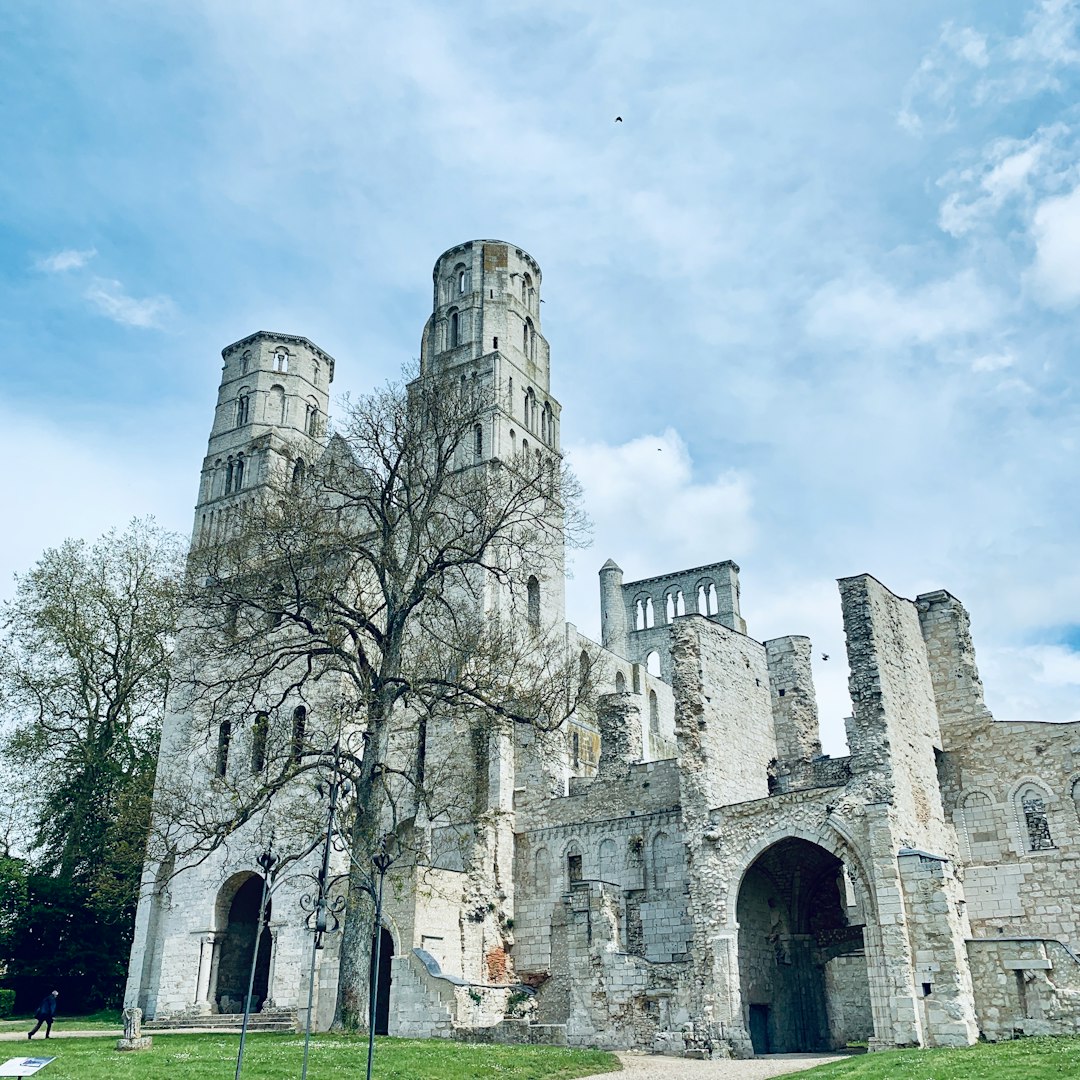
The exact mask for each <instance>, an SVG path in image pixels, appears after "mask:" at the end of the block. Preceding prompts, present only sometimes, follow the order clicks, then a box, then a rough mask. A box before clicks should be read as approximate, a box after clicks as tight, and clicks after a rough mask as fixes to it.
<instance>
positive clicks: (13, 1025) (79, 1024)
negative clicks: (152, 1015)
mask: <svg viewBox="0 0 1080 1080" xmlns="http://www.w3.org/2000/svg"><path fill="white" fill-rule="evenodd" d="M36 1023H37V1021H36V1020H35V1019H34V1018H33V1017H32V1016H18V1017H12V1018H9V1019H6V1020H0V1031H18V1030H19V1029H20V1028H25V1029H26V1030H27V1031H29V1030H30V1029H31V1028H32V1027H33V1026H34V1025H35V1024H36ZM123 1026H124V1021H123V1020H122V1019H121V1018H120V1011H119V1010H118V1009H103V1010H102V1011H101V1012H96V1013H91V1014H90V1015H89V1016H60V1017H58V1018H57V1019H56V1020H54V1021H53V1031H96V1030H98V1029H99V1028H100V1029H102V1030H108V1029H109V1028H122V1027H123ZM44 1031H45V1029H44V1028H42V1029H41V1031H39V1032H38V1033H37V1035H36V1036H35V1037H36V1038H39V1039H40V1038H41V1036H42V1034H43V1033H44ZM8 1056H9V1057H10V1055H8ZM4 1060H7V1059H6V1058H5V1059H4Z"/></svg>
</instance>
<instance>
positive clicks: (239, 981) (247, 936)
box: [214, 874, 271, 1013]
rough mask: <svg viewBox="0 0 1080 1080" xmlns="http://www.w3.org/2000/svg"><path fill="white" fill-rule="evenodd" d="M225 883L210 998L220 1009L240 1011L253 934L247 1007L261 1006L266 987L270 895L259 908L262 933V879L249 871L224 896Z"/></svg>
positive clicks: (224, 891)
mask: <svg viewBox="0 0 1080 1080" xmlns="http://www.w3.org/2000/svg"><path fill="white" fill-rule="evenodd" d="M228 889H229V885H228V883H227V884H226V888H225V889H223V890H222V896H221V897H220V898H219V905H220V906H221V907H224V905H225V904H226V903H228V916H227V919H226V921H225V927H224V934H223V936H222V939H221V953H220V955H219V958H218V964H217V983H216V985H215V988H214V1001H215V1003H216V1004H217V1007H218V1011H219V1012H223V1013H235V1012H242V1011H243V1009H244V996H245V994H247V988H248V979H249V978H250V977H251V957H252V954H253V952H254V951H255V938H256V936H258V939H259V955H258V957H257V959H256V961H255V981H254V983H253V984H252V987H251V998H252V1001H251V1011H252V1012H257V1011H258V1010H259V1009H261V1008H262V1004H263V1002H264V1001H265V1000H266V997H267V993H268V990H269V981H270V948H271V935H270V930H269V927H268V926H267V924H268V923H269V922H270V898H269V897H267V899H266V910H265V911H264V912H263V928H262V933H261V934H259V933H258V927H259V906H260V905H261V903H262V893H263V879H262V878H261V877H259V875H258V874H250V875H249V876H248V877H246V878H245V879H244V880H243V881H242V882H241V883H240V886H239V888H237V889H236V890H235V892H234V893H233V896H232V899H231V901H230V900H229V899H228Z"/></svg>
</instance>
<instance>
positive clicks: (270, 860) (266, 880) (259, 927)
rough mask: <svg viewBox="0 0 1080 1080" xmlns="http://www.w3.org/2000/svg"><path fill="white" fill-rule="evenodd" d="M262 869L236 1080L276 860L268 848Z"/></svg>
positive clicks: (242, 1055)
mask: <svg viewBox="0 0 1080 1080" xmlns="http://www.w3.org/2000/svg"><path fill="white" fill-rule="evenodd" d="M255 861H256V862H257V863H258V864H259V866H261V867H262V868H263V887H262V900H261V901H260V902H259V921H258V923H257V924H256V926H255V948H254V949H253V950H252V953H251V970H250V971H249V972H248V988H247V995H246V996H245V997H244V1019H243V1022H242V1023H241V1025H240V1047H239V1049H238V1050H237V1052H236V1080H240V1070H241V1069H242V1068H243V1065H244V1043H245V1042H246V1041H247V1026H248V1017H249V1016H250V1015H251V992H252V990H254V988H255V968H256V967H257V966H258V963H259V942H260V941H261V940H262V932H263V920H264V918H265V917H266V897H267V896H268V895H269V893H270V873H271V870H272V869H273V866H274V864H275V863H276V862H277V858H276V857H275V856H274V854H273V852H271V850H270V849H269V848H267V849H266V851H264V852H263V854H262V855H260V856H259V857H258V859H256V860H255Z"/></svg>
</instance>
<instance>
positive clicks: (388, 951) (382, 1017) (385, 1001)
mask: <svg viewBox="0 0 1080 1080" xmlns="http://www.w3.org/2000/svg"><path fill="white" fill-rule="evenodd" d="M393 959H394V939H393V937H392V936H391V934H390V931H389V930H387V929H386V927H385V926H384V927H381V928H380V930H379V985H378V987H377V989H376V992H375V1034H376V1035H388V1034H389V1033H390V961H391V960H393ZM371 962H372V966H374V963H375V952H374V950H372V954H371Z"/></svg>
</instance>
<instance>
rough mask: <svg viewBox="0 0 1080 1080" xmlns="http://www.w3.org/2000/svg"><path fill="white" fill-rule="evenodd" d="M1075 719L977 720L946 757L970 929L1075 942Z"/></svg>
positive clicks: (1078, 824) (1079, 868) (1079, 835)
mask: <svg viewBox="0 0 1080 1080" xmlns="http://www.w3.org/2000/svg"><path fill="white" fill-rule="evenodd" d="M1078 755H1080V724H1045V723H1023V722H1013V723H1005V722H998V721H990V720H985V719H977V721H976V722H973V723H972V724H971V725H970V727H969V728H968V730H967V736H966V738H964V739H963V740H962V741H958V743H957V745H956V746H955V747H954V749H952V750H950V751H949V752H948V753H947V754H946V756H945V757H946V761H945V764H946V768H945V769H944V770H943V777H944V783H943V797H944V799H945V804H946V807H947V809H948V811H949V813H950V816H951V818H952V820H953V822H954V823H955V826H956V831H957V834H958V837H959V840H960V847H961V851H962V854H963V860H964V872H963V873H964V893H965V898H966V900H967V909H968V918H969V919H970V921H971V926H972V931H973V933H975V934H976V936H978V935H982V934H991V933H1003V934H1007V935H1026V934H1031V935H1033V936H1038V937H1055V938H1058V939H1060V940H1061V941H1065V942H1069V943H1072V944H1073V946H1074V947H1075V946H1076V945H1077V944H1080V893H1078V891H1077V881H1078V879H1080V765H1078V764H1077V762H1078V760H1080V757H1078Z"/></svg>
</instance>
